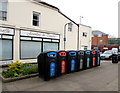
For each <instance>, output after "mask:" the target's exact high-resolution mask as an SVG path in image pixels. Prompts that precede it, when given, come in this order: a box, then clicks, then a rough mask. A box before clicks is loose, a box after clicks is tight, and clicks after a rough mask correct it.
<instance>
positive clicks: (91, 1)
mask: <svg viewBox="0 0 120 93" xmlns="http://www.w3.org/2000/svg"><path fill="white" fill-rule="evenodd" d="M42 1H45V2H47V3H49V4H52V5H54V6H56V7H58V8H59V9H60V10H61V11H62V12H63V13H64V14H65V15H67V16H68V17H70V18H71V19H72V20H74V21H75V22H77V23H79V22H80V16H83V17H84V18H82V24H85V25H88V26H91V27H92V29H93V30H100V31H102V32H105V33H107V34H110V35H113V36H118V1H119V0H42Z"/></svg>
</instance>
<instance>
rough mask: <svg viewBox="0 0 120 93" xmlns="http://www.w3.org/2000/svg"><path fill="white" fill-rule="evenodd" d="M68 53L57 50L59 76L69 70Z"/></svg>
mask: <svg viewBox="0 0 120 93" xmlns="http://www.w3.org/2000/svg"><path fill="white" fill-rule="evenodd" d="M66 55H67V53H66V51H58V52H57V76H61V75H64V74H66V72H67V60H66Z"/></svg>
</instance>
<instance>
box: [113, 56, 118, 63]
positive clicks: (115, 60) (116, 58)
mask: <svg viewBox="0 0 120 93" xmlns="http://www.w3.org/2000/svg"><path fill="white" fill-rule="evenodd" d="M112 63H118V55H117V54H112Z"/></svg>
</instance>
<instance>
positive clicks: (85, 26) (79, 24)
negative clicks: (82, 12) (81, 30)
mask: <svg viewBox="0 0 120 93" xmlns="http://www.w3.org/2000/svg"><path fill="white" fill-rule="evenodd" d="M79 25H81V26H85V27H89V28H91V26H87V25H84V24H79Z"/></svg>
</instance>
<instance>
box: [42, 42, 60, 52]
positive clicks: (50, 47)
mask: <svg viewBox="0 0 120 93" xmlns="http://www.w3.org/2000/svg"><path fill="white" fill-rule="evenodd" d="M57 50H58V43H49V42H43V51H57Z"/></svg>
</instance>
